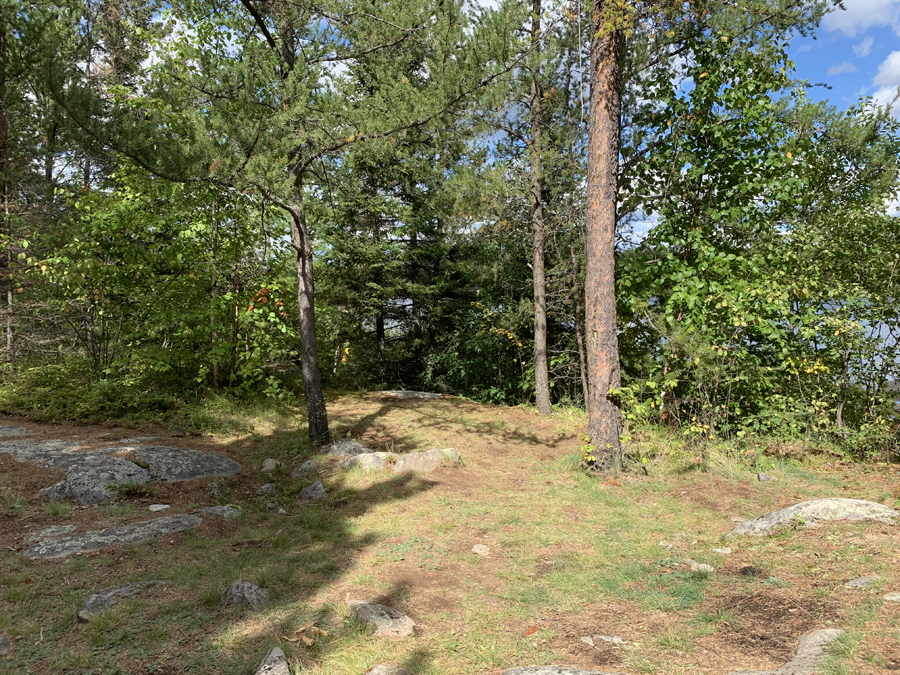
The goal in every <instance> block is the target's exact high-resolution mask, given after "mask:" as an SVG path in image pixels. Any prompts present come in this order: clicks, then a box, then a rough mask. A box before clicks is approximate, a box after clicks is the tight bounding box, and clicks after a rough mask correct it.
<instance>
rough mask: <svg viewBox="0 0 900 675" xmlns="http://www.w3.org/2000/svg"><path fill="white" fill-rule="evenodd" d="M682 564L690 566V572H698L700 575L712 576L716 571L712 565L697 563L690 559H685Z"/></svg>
mask: <svg viewBox="0 0 900 675" xmlns="http://www.w3.org/2000/svg"><path fill="white" fill-rule="evenodd" d="M684 564H685V565H690V566H691V572H699V573H700V574H713V573H714V572H715V571H716V568H715V567H713V566H712V565H707V564H706V563H702V562H697V561H696V560H691V559H690V558H685V559H684Z"/></svg>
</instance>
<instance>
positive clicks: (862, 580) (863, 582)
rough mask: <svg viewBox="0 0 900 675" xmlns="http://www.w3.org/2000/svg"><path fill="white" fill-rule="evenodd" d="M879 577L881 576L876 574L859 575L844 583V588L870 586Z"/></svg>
mask: <svg viewBox="0 0 900 675" xmlns="http://www.w3.org/2000/svg"><path fill="white" fill-rule="evenodd" d="M880 578H881V577H878V576H867V577H859V578H858V579H851V580H850V581H848V582H847V583H845V584H844V588H865V587H866V586H871V585H872V584H874V583H875V582H876V581H878V580H879V579H880Z"/></svg>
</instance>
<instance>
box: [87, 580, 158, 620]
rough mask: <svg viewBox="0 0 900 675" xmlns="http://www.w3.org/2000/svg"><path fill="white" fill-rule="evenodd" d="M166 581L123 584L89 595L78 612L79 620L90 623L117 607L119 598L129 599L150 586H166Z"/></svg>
mask: <svg viewBox="0 0 900 675" xmlns="http://www.w3.org/2000/svg"><path fill="white" fill-rule="evenodd" d="M164 583H166V582H165V581H159V580H154V581H139V582H137V583H133V584H122V585H121V586H110V587H109V588H104V589H103V590H102V591H100V592H99V593H94V594H93V595H89V596H88V597H87V598H86V599H85V601H84V602H83V603H81V609H80V610H78V619H79V620H80V621H89V620H90V619H92V618H93V617H95V616H97V615H98V614H100V613H101V612H103V611H105V610H107V609H109V608H110V607H112V606H113V605H115V604H116V603H117V602H118V601H119V598H129V597H131V596H132V595H135V594H136V593H138V592H140V591H141V590H143V589H145V588H147V587H148V586H154V585H156V584H164Z"/></svg>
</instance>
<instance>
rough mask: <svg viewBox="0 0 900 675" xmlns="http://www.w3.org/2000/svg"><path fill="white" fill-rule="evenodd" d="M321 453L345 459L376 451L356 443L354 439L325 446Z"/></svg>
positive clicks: (342, 440)
mask: <svg viewBox="0 0 900 675" xmlns="http://www.w3.org/2000/svg"><path fill="white" fill-rule="evenodd" d="M319 452H321V453H322V454H323V455H333V456H336V457H345V456H349V455H364V454H366V453H369V452H374V451H373V450H372V449H371V448H367V447H366V446H365V445H363V444H362V443H360V442H359V441H354V440H353V439H352V438H341V439H339V440H337V441H335V442H334V443H329V444H328V445H325V446H323V447H322V449H321V450H319Z"/></svg>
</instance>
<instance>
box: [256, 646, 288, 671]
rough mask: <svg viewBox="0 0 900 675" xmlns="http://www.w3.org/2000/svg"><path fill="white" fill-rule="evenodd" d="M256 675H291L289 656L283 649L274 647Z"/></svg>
mask: <svg viewBox="0 0 900 675" xmlns="http://www.w3.org/2000/svg"><path fill="white" fill-rule="evenodd" d="M256 675H291V669H290V666H289V665H288V660H287V656H285V654H284V651H282V649H281V647H273V648H272V649H270V650H269V653H268V654H266V656H265V658H264V659H263V660H262V662H261V663H260V664H259V668H257V669H256Z"/></svg>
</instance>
